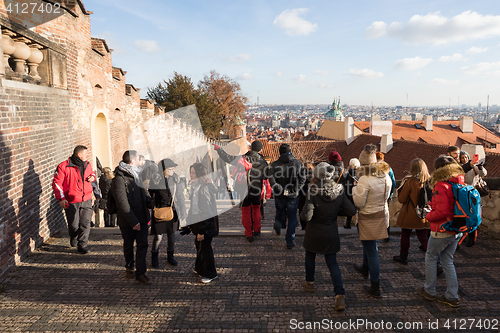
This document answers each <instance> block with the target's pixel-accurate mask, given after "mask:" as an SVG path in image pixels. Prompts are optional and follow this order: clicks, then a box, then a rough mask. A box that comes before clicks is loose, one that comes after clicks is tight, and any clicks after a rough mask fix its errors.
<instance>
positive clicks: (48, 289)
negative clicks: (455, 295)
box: [0, 201, 500, 332]
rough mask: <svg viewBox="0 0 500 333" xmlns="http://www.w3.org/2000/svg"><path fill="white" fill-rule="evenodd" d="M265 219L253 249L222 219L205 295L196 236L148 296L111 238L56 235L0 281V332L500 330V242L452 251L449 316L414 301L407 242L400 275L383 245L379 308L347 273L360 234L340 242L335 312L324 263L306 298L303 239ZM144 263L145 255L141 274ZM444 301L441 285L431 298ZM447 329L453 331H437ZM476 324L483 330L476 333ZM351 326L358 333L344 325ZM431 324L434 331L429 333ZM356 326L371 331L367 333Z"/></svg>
mask: <svg viewBox="0 0 500 333" xmlns="http://www.w3.org/2000/svg"><path fill="white" fill-rule="evenodd" d="M227 205H228V203H227V202H226V207H227ZM273 214H274V203H273V202H272V201H271V202H270V203H269V205H268V206H267V207H266V216H265V219H264V221H263V225H264V227H265V228H264V230H265V232H264V233H263V234H262V235H261V236H260V238H258V239H257V240H256V241H255V242H254V243H252V244H250V243H248V242H247V241H246V240H245V239H244V237H243V233H242V231H241V228H240V224H239V221H240V219H239V210H238V208H233V209H231V210H229V211H227V212H225V213H223V214H222V215H221V226H222V228H223V232H222V233H221V235H220V236H219V237H217V238H216V239H214V242H213V247H214V251H215V256H216V264H217V267H218V271H219V276H220V278H219V279H218V280H216V282H213V283H211V284H208V285H203V284H201V283H200V282H199V278H198V277H197V276H195V275H194V274H193V273H192V271H191V268H192V267H193V266H194V258H195V251H194V245H193V235H188V236H180V235H177V243H176V250H177V254H176V257H177V259H178V261H179V265H178V266H177V267H172V266H168V264H167V266H165V267H164V268H162V269H156V270H153V269H152V270H150V271H149V272H148V275H149V276H150V277H151V278H152V280H153V284H152V285H150V286H145V285H142V284H139V283H137V282H136V281H135V280H134V279H126V278H125V274H124V268H123V255H122V252H121V249H122V248H121V237H120V233H119V230H118V228H96V229H93V230H92V232H91V237H90V248H91V250H92V252H91V253H89V254H88V255H81V254H78V253H77V252H76V249H75V248H69V247H68V245H69V239H68V236H67V234H66V232H65V231H63V232H61V234H60V235H59V236H56V237H53V238H51V239H49V240H48V241H47V242H46V243H45V244H44V245H43V246H42V247H41V248H40V249H38V250H37V251H35V252H34V253H32V254H31V255H30V256H29V257H28V258H27V259H26V260H24V261H23V262H22V263H21V264H20V265H19V266H18V267H16V268H15V269H13V270H11V271H10V272H9V273H8V274H7V275H6V276H4V277H3V280H2V281H1V284H2V285H3V290H2V291H1V292H0V332H186V331H189V332H290V331H293V328H296V327H302V326H299V325H302V324H304V325H307V324H308V323H307V322H310V324H311V325H312V324H313V323H312V322H320V321H323V320H325V319H326V321H323V322H322V323H323V324H328V326H323V328H327V327H328V328H330V326H329V325H332V326H331V328H333V331H337V330H335V325H340V324H343V325H344V328H346V329H344V330H341V331H343V332H367V331H375V332H389V331H406V332H438V331H448V332H453V331H464V330H460V328H467V329H468V330H469V331H477V332H494V331H498V330H499V328H500V323H499V322H498V320H500V302H499V300H500V269H499V268H500V250H499V246H498V240H495V239H493V238H489V237H488V236H486V235H484V234H480V240H479V242H478V244H477V245H475V246H474V247H472V248H466V247H461V248H460V249H459V250H458V251H457V254H456V256H455V265H456V268H457V273H458V279H459V284H460V291H459V293H460V297H461V298H460V303H461V306H460V308H459V309H452V308H449V307H447V306H445V305H441V304H439V303H436V302H430V301H427V300H424V299H420V298H418V297H417V296H416V295H415V293H414V288H415V285H418V286H421V285H422V283H423V280H424V275H423V268H424V253H422V252H421V251H419V250H418V248H417V246H418V242H417V240H416V237H415V236H413V238H412V245H411V249H410V255H409V259H410V263H409V265H408V266H403V265H400V264H398V263H395V262H394V261H393V260H392V256H393V255H395V254H397V253H398V251H399V241H398V236H399V235H397V234H392V239H391V241H390V242H389V243H385V242H380V243H379V246H380V248H379V249H380V250H379V255H380V262H381V287H382V290H383V295H384V297H383V299H381V300H377V299H374V298H371V297H369V296H368V295H367V294H365V292H364V291H363V290H362V286H363V285H364V284H366V283H367V281H366V280H364V279H363V278H362V277H361V276H360V275H359V274H357V273H356V272H355V271H354V269H353V268H352V263H353V262H358V263H361V255H362V248H361V243H360V241H359V240H358V238H357V235H356V234H352V233H351V234H343V235H341V239H342V249H341V252H340V253H339V255H338V261H339V264H340V268H341V271H342V275H343V279H344V286H345V289H346V293H347V294H346V302H347V309H346V311H345V312H344V313H337V312H336V311H334V309H333V307H334V301H333V298H334V294H333V287H332V284H331V282H330V277H329V273H328V270H327V268H326V265H325V264H324V259H323V257H321V256H319V257H318V261H317V268H316V286H317V291H316V292H315V293H306V292H305V291H304V290H303V289H302V286H301V285H300V283H301V281H302V280H303V279H304V249H303V248H302V246H301V245H302V239H303V236H301V235H300V232H299V233H298V236H297V238H296V243H297V246H296V247H295V248H294V249H292V250H287V249H286V247H285V241H284V236H283V233H282V235H281V236H276V235H273V234H272V233H271V230H272V229H271V227H272V217H273ZM339 224H340V222H339ZM235 229H236V230H240V231H237V232H234V230H235ZM231 230H233V231H232V232H231ZM342 230H343V229H342ZM150 243H151V240H150ZM162 246H163V248H162V252H161V256H160V258H161V262H162V264H166V255H165V244H164V243H163V244H162ZM149 260H150V256H149V255H148V265H149ZM444 290H445V280H444V278H443V277H441V278H439V279H438V292H439V294H443V293H444ZM447 319H450V321H449V322H448V323H449V325H450V327H449V329H446V328H444V327H443V325H444V324H445V323H446V320H447ZM294 320H296V321H294ZM330 320H331V322H330ZM480 320H481V324H482V326H483V327H482V328H481V329H480V328H479V327H476V326H477V325H478V324H479V321H480ZM382 321H383V324H382ZM357 322H358V323H360V326H353V325H351V326H350V327H349V326H348V324H349V323H351V324H354V323H357ZM398 322H402V323H404V324H406V325H408V326H407V327H411V326H412V325H414V326H413V327H414V329H408V330H396V325H397V323H398ZM436 322H438V324H439V328H440V329H439V330H437V329H429V324H430V323H432V325H436ZM295 323H296V324H295ZM362 323H364V324H366V325H370V324H371V325H372V326H371V329H370V326H365V325H361V324H362ZM388 323H390V325H392V327H393V329H392V330H391V329H389V328H390V326H388V325H389V324H388ZM471 323H472V324H473V326H472V329H469V327H470V324H471ZM485 324H486V325H488V327H489V329H485V326H484V325H485ZM382 325H384V326H382ZM418 325H421V326H418ZM431 328H436V326H431ZM493 328H496V329H493ZM308 331H309V332H310V331H311V330H308ZM315 331H318V332H319V331H331V330H330V329H328V330H321V329H318V330H315Z"/></svg>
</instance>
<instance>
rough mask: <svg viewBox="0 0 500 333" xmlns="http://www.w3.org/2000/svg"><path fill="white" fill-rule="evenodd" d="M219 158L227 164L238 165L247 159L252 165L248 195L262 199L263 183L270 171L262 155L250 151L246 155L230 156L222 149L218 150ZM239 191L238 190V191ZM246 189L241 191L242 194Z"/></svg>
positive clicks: (249, 173)
mask: <svg viewBox="0 0 500 333" xmlns="http://www.w3.org/2000/svg"><path fill="white" fill-rule="evenodd" d="M217 153H218V154H219V157H220V158H221V159H222V160H223V161H224V162H226V163H229V164H232V165H237V164H238V160H239V159H240V158H246V159H247V161H249V162H250V163H252V168H251V169H250V170H249V171H248V178H249V179H248V192H247V193H248V194H249V195H251V196H257V197H260V195H261V192H262V183H263V181H264V179H267V177H266V173H267V169H268V165H267V162H266V161H265V160H264V157H262V155H261V154H259V153H257V152H255V151H253V150H249V151H248V152H246V153H245V155H237V156H233V155H229V154H228V153H226V152H225V151H224V150H223V149H222V148H220V149H218V150H217ZM236 190H237V191H238V189H236ZM243 191H245V189H243V190H241V192H243Z"/></svg>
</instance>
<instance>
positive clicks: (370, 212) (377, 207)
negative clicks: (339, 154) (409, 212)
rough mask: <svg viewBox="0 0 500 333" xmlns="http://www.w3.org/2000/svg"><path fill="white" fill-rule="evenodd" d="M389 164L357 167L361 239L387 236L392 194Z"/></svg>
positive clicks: (356, 200)
mask: <svg viewBox="0 0 500 333" xmlns="http://www.w3.org/2000/svg"><path fill="white" fill-rule="evenodd" d="M389 169H390V168H389V164H387V163H385V162H379V163H376V164H372V165H366V166H361V167H359V168H357V169H356V174H357V176H358V177H359V180H358V185H356V186H354V188H353V195H352V198H353V201H354V205H355V206H356V207H357V208H358V213H359V215H358V226H359V239H361V240H376V239H383V238H387V227H389V206H388V205H387V199H389V195H390V194H391V186H392V182H391V177H389Z"/></svg>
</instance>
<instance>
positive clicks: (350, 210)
mask: <svg viewBox="0 0 500 333" xmlns="http://www.w3.org/2000/svg"><path fill="white" fill-rule="evenodd" d="M340 210H342V211H343V213H344V214H345V215H346V216H353V215H354V214H356V208H355V207H354V205H353V204H352V203H351V202H350V201H349V199H348V198H347V196H346V195H345V193H344V187H343V186H342V185H341V184H336V183H335V181H333V180H331V179H329V180H323V181H321V182H318V183H312V184H311V186H310V188H309V193H308V198H307V200H306V203H305V205H304V207H303V208H302V212H301V213H300V218H301V219H302V220H304V221H306V222H307V226H306V234H305V236H304V248H305V249H306V250H308V251H311V252H314V253H318V254H332V253H337V252H339V251H340V239H339V232H338V227H337V215H338V213H339V211H340Z"/></svg>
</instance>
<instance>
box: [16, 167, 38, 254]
mask: <svg viewBox="0 0 500 333" xmlns="http://www.w3.org/2000/svg"><path fill="white" fill-rule="evenodd" d="M41 195H42V183H41V182H40V176H39V175H38V174H37V173H36V172H35V165H34V162H33V160H32V159H30V160H29V162H28V171H26V173H25V174H24V176H23V191H22V197H21V198H20V199H19V201H18V202H17V207H18V213H17V220H18V221H19V232H20V233H21V241H20V244H19V250H20V251H19V252H21V253H25V251H28V253H29V252H30V250H31V247H30V243H31V240H33V242H34V245H35V248H36V247H38V246H40V244H41V243H42V242H43V238H42V237H41V236H40V223H41V222H42V218H41V216H40V196H41Z"/></svg>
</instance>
